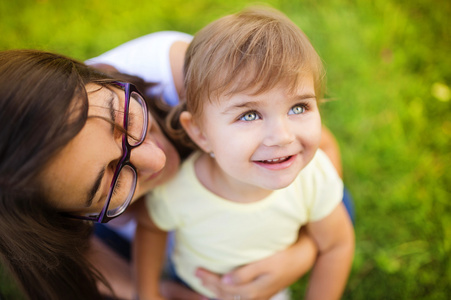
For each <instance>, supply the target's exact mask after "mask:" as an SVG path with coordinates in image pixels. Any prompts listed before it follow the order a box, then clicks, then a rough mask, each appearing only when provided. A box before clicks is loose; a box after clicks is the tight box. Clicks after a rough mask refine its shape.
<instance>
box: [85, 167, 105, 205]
mask: <svg viewBox="0 0 451 300" xmlns="http://www.w3.org/2000/svg"><path fill="white" fill-rule="evenodd" d="M105 169H106V168H105V167H103V168H102V169H101V170H100V172H99V173H98V174H97V178H96V180H95V181H94V184H93V185H92V187H91V189H90V190H89V192H88V198H87V200H86V201H85V205H86V207H90V206H91V205H92V202H93V200H94V197H95V195H96V194H97V192H98V191H99V188H100V185H101V183H102V179H103V176H104V175H105Z"/></svg>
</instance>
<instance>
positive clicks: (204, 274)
mask: <svg viewBox="0 0 451 300" xmlns="http://www.w3.org/2000/svg"><path fill="white" fill-rule="evenodd" d="M195 276H196V277H197V278H199V279H200V280H201V281H202V285H203V286H204V287H206V288H207V289H209V290H210V291H212V292H213V293H214V294H216V295H219V294H220V289H221V286H222V283H221V276H220V275H218V274H216V273H213V272H210V271H208V270H206V269H203V268H198V269H197V270H196V272H195Z"/></svg>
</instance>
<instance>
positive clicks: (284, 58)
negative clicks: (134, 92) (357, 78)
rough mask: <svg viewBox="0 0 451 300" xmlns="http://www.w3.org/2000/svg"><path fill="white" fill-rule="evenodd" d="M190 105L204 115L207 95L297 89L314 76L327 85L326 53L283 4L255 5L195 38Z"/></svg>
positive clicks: (319, 86)
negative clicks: (281, 8) (319, 50)
mask: <svg viewBox="0 0 451 300" xmlns="http://www.w3.org/2000/svg"><path fill="white" fill-rule="evenodd" d="M184 75H185V89H186V95H185V98H186V109H187V110H188V111H189V112H191V113H192V114H193V116H199V114H200V113H201V111H202V103H203V101H206V100H208V101H212V100H213V99H216V98H217V96H219V95H230V96H231V95H233V94H236V93H241V92H249V93H251V94H255V95H256V94H259V93H263V92H265V91H268V90H270V89H272V88H274V87H275V86H276V85H278V84H284V85H285V86H286V87H287V88H288V91H290V92H294V89H295V88H296V87H297V86H298V84H299V83H300V81H301V80H303V79H305V77H310V76H312V77H313V82H314V87H315V93H316V97H317V99H321V97H322V95H323V90H324V70H323V65H322V62H321V59H320V57H319V56H318V54H317V53H316V51H315V49H314V48H313V46H312V44H311V43H310V41H309V39H308V38H307V36H306V35H305V34H304V33H303V32H302V31H301V29H299V27H297V26H296V25H295V24H294V23H293V22H292V21H291V20H290V19H288V18H287V17H286V16H285V15H283V14H282V13H280V12H279V11H277V10H274V9H269V8H261V7H254V8H248V9H245V10H244V11H242V12H239V13H236V14H232V15H228V16H225V17H223V18H220V19H218V20H217V21H214V22H212V23H210V24H209V25H207V26H206V27H204V28H203V29H202V30H200V31H199V32H198V33H197V34H196V35H195V37H194V39H193V41H192V42H191V44H190V46H189V48H188V50H187V53H186V57H185V66H184Z"/></svg>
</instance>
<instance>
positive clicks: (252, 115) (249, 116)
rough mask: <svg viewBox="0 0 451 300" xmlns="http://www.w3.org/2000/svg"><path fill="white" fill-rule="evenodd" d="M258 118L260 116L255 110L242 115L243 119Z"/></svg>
mask: <svg viewBox="0 0 451 300" xmlns="http://www.w3.org/2000/svg"><path fill="white" fill-rule="evenodd" d="M257 119H259V117H258V115H257V113H256V112H255V111H250V112H247V113H245V114H244V115H242V116H241V117H240V120H241V121H255V120H257Z"/></svg>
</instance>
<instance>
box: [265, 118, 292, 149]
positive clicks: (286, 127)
mask: <svg viewBox="0 0 451 300" xmlns="http://www.w3.org/2000/svg"><path fill="white" fill-rule="evenodd" d="M294 140H295V134H294V133H293V129H292V126H290V124H289V121H288V120H286V119H282V120H274V121H272V122H268V123H267V126H266V127H265V132H264V139H263V144H264V145H265V146H268V147H271V146H285V145H288V144H290V143H292V142H293V141H294Z"/></svg>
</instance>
